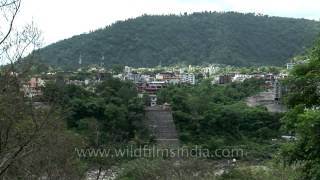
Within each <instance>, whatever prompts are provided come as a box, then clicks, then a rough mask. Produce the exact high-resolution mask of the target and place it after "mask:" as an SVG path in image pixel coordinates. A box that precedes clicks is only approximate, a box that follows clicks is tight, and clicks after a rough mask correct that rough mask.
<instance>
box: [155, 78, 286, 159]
mask: <svg viewBox="0 0 320 180" xmlns="http://www.w3.org/2000/svg"><path fill="white" fill-rule="evenodd" d="M262 84H263V81H261V80H256V79H251V80H246V81H244V82H243V83H232V84H228V85H223V86H221V85H211V84H210V82H208V81H203V82H202V83H201V84H200V85H199V86H183V87H176V86H172V87H168V88H167V89H163V90H162V91H160V92H159V100H160V101H162V102H169V103H170V104H172V109H173V115H174V121H175V123H176V125H177V128H178V130H179V135H180V139H181V140H182V142H183V143H185V144H198V145H203V146H205V147H207V148H209V149H210V150H214V149H215V148H221V147H223V146H226V145H237V144H242V143H244V141H246V139H250V141H251V142H262V141H265V140H270V138H275V137H277V136H278V135H279V132H280V131H279V128H280V121H279V119H280V117H281V114H276V113H270V112H268V111H267V110H266V109H265V108H262V107H256V108H251V107H248V106H247V105H246V104H245V103H244V102H243V101H242V100H243V99H244V98H245V97H248V96H250V95H252V94H254V93H256V92H258V91H259V90H260V89H261V85H262ZM244 144H247V143H244ZM264 154H266V153H265V152H264Z"/></svg>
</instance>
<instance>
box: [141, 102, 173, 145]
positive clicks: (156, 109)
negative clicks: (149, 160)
mask: <svg viewBox="0 0 320 180" xmlns="http://www.w3.org/2000/svg"><path fill="white" fill-rule="evenodd" d="M145 114H146V123H147V125H148V127H149V130H150V131H151V133H152V135H153V136H154V137H155V140H156V143H157V145H158V146H160V147H165V148H177V147H179V139H178V134H177V131H176V127H175V124H174V122H173V117H172V111H171V109H170V108H169V107H168V106H153V107H146V108H145Z"/></svg>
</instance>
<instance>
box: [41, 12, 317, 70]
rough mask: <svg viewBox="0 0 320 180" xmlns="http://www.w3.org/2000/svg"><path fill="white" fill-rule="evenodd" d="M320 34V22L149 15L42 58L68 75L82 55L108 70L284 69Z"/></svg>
mask: <svg viewBox="0 0 320 180" xmlns="http://www.w3.org/2000/svg"><path fill="white" fill-rule="evenodd" d="M61 28H64V27H61ZM319 32H320V23H319V22H317V21H311V20H305V19H293V18H281V17H269V16H261V15H255V14H241V13H235V12H228V13H216V12H205V13H194V14H191V15H182V16H177V15H167V16H149V15H144V16H141V17H138V18H135V19H129V20H127V21H121V22H117V23H115V24H113V25H111V26H108V27H106V28H104V29H99V30H97V31H94V32H92V33H88V34H82V35H78V36H74V37H72V38H70V39H66V40H63V41H60V42H58V43H55V44H52V45H49V46H47V47H45V48H43V49H41V50H39V51H37V53H40V55H41V57H42V60H43V61H44V62H46V63H48V64H50V65H53V66H58V67H62V68H64V69H73V68H77V67H78V62H79V56H80V54H82V62H83V65H87V64H100V63H101V61H102V59H103V58H101V57H102V56H104V60H103V63H104V65H106V66H110V65H112V64H123V65H130V66H156V65H158V64H160V63H161V64H162V65H169V64H176V63H182V62H185V63H186V64H203V63H206V62H208V63H223V64H230V65H239V66H243V65H262V64H270V65H271V64H272V65H282V64H284V63H285V62H286V61H287V60H288V59H289V58H291V57H292V56H294V55H296V54H299V53H301V52H303V51H304V50H305V49H306V48H307V47H310V45H312V43H313V41H314V40H315V38H316V37H317V35H318V33H319Z"/></svg>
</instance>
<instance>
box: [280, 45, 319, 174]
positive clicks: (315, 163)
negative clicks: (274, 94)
mask: <svg viewBox="0 0 320 180" xmlns="http://www.w3.org/2000/svg"><path fill="white" fill-rule="evenodd" d="M308 57H309V58H310V61H309V62H308V63H306V64H302V65H298V66H296V67H295V68H294V70H293V71H292V72H291V75H290V77H289V78H288V79H287V81H286V83H287V86H288V89H289V94H288V95H287V104H288V105H289V107H291V109H290V111H289V112H288V113H287V114H286V116H285V117H284V118H283V119H282V120H283V123H284V127H285V128H286V130H287V131H288V132H291V133H292V134H293V135H295V136H296V138H297V140H296V141H293V142H290V143H288V144H286V145H285V146H284V147H283V151H282V154H283V155H284V157H285V160H286V161H287V162H289V163H291V164H293V163H301V164H302V165H303V166H304V170H303V178H304V179H319V178H320V171H319V169H320V168H319V167H320V156H319V155H320V153H319V152H320V141H319V137H320V134H319V132H320V131H319V130H320V111H319V105H320V96H319V95H320V94H319V93H320V91H319V90H320V89H319V87H320V86H319V85H320V82H319V77H320V71H319V70H320V41H318V42H317V44H316V45H315V47H314V48H313V49H312V51H311V52H310V54H309V55H308Z"/></svg>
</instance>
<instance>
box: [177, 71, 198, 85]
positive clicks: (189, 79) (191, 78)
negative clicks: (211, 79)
mask: <svg viewBox="0 0 320 180" xmlns="http://www.w3.org/2000/svg"><path fill="white" fill-rule="evenodd" d="M180 80H181V83H188V84H192V85H195V84H196V78H195V75H194V74H193V73H187V74H181V75H180Z"/></svg>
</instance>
